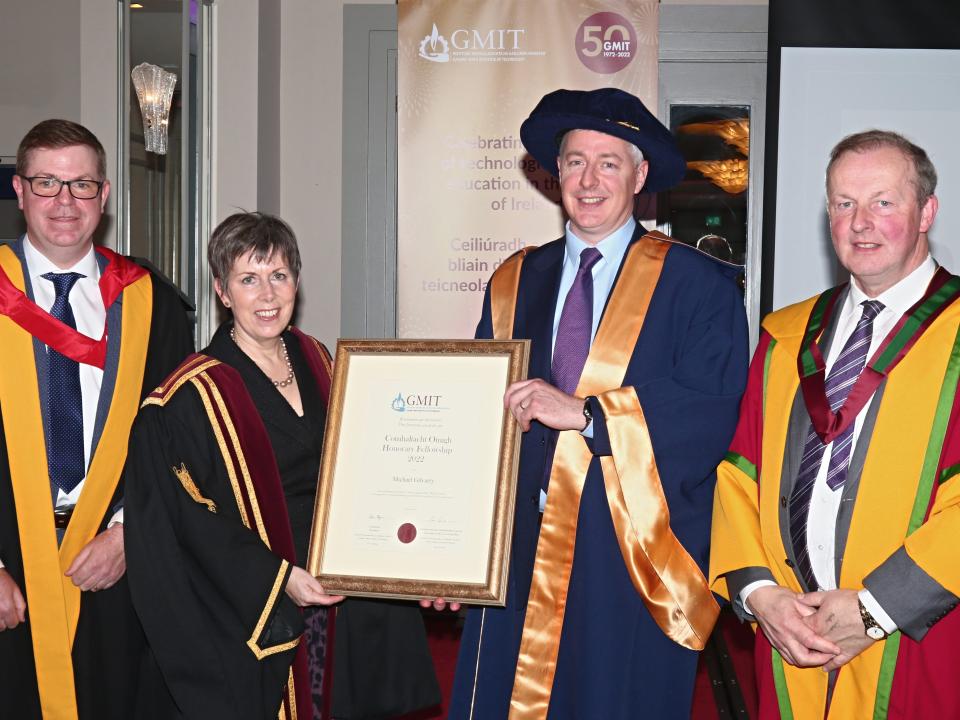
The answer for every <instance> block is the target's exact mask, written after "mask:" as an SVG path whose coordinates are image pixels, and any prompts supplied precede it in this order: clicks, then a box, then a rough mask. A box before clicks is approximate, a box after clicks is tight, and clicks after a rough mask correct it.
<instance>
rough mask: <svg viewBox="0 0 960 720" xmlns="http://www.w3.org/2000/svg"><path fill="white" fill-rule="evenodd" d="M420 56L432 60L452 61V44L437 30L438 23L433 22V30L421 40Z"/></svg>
mask: <svg viewBox="0 0 960 720" xmlns="http://www.w3.org/2000/svg"><path fill="white" fill-rule="evenodd" d="M419 54H420V57H422V58H423V59H424V60H429V61H430V62H441V63H445V62H450V46H449V45H448V44H447V39H446V38H445V37H443V35H441V34H440V33H439V32H437V24H436V23H434V24H433V32H432V33H430V34H429V35H427V36H426V37H425V38H423V40H422V41H421V42H420V53H419Z"/></svg>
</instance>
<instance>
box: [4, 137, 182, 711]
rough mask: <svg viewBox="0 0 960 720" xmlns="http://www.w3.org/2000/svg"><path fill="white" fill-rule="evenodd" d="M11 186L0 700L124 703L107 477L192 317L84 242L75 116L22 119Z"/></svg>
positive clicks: (126, 687)
mask: <svg viewBox="0 0 960 720" xmlns="http://www.w3.org/2000/svg"><path fill="white" fill-rule="evenodd" d="M13 187H14V190H15V191H16V193H17V200H18V204H19V207H20V209H21V210H22V211H23V215H24V219H25V221H26V234H25V235H24V236H23V237H22V238H20V239H19V240H18V241H16V242H15V243H12V244H11V245H9V246H3V247H0V347H2V349H3V359H4V362H3V366H2V368H0V411H2V414H0V438H2V443H0V698H2V703H3V714H4V716H5V717H7V716H9V717H15V718H18V719H21V718H22V719H29V718H40V717H58V718H60V717H62V718H80V719H83V718H97V719H98V720H100V719H111V718H118V719H119V718H131V717H136V710H135V708H134V707H133V706H132V700H133V698H134V697H135V690H136V677H137V674H138V669H139V664H140V661H141V655H142V643H143V640H142V631H141V630H140V626H139V623H138V622H137V620H136V616H135V615H134V613H133V609H132V606H131V604H130V599H129V593H128V590H127V586H126V582H125V579H124V577H123V576H124V571H125V567H126V566H125V561H124V550H123V509H122V488H120V487H118V483H119V479H120V476H121V471H122V469H123V464H124V459H125V457H126V451H127V440H128V435H129V431H130V425H131V423H132V421H133V417H134V415H135V414H136V411H137V408H138V406H139V404H140V400H141V399H142V397H143V396H144V394H145V392H149V391H150V390H151V389H152V388H154V387H155V386H157V385H158V384H159V383H160V382H161V381H162V380H163V378H164V377H165V376H166V375H167V373H168V372H170V371H171V370H172V369H173V368H174V367H176V365H177V363H178V362H179V361H180V360H181V359H183V357H184V356H185V355H186V354H187V353H188V352H189V351H190V350H191V346H192V338H191V331H190V324H189V321H188V320H187V317H186V314H185V312H184V308H183V305H182V303H181V302H180V300H179V298H178V296H177V294H176V292H175V291H174V290H173V288H172V287H171V286H169V285H168V284H167V283H165V282H164V281H162V280H160V279H158V278H157V277H156V276H154V275H152V274H151V273H149V272H148V271H147V270H145V269H144V268H142V267H140V266H139V265H137V264H136V263H134V262H132V261H130V260H129V259H127V258H125V257H123V256H121V255H118V254H116V253H114V252H112V251H110V250H107V249H105V248H99V247H97V248H95V247H94V244H93V236H94V233H95V231H96V229H97V226H98V225H99V223H100V218H101V216H102V215H103V212H104V209H105V207H106V204H107V198H108V197H109V195H110V183H109V181H108V180H107V179H106V154H105V152H104V150H103V146H102V145H101V144H100V142H99V140H97V138H96V137H95V136H94V135H93V134H92V133H91V132H90V131H89V130H87V129H86V128H84V127H82V126H81V125H78V124H76V123H73V122H70V121H67V120H46V121H44V122H41V123H40V124H38V125H36V126H35V127H34V128H33V129H31V130H30V132H28V133H27V135H26V136H25V137H24V139H23V140H22V141H21V143H20V147H19V149H18V151H17V167H16V175H15V176H14V178H13Z"/></svg>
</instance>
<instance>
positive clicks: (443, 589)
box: [307, 340, 530, 606]
mask: <svg viewBox="0 0 960 720" xmlns="http://www.w3.org/2000/svg"><path fill="white" fill-rule="evenodd" d="M529 355H530V342H529V341H528V340H340V341H339V342H338V343H337V351H336V358H335V361H334V374H333V385H332V388H331V393H330V402H329V407H328V409H327V424H326V433H325V435H324V444H323V459H322V461H321V467H320V478H319V485H318V489H317V498H316V506H315V511H314V520H313V532H312V535H311V538H310V552H309V556H308V559H307V570H308V571H309V572H311V573H312V574H313V575H314V576H315V577H317V578H319V580H320V582H321V583H322V584H323V587H324V590H326V591H327V592H329V593H331V594H339V595H361V596H371V597H387V598H406V599H411V598H435V597H443V598H447V599H449V600H456V601H460V602H468V603H474V604H481V605H499V606H502V605H504V604H505V601H506V584H507V571H508V568H509V564H510V543H511V540H512V535H513V511H514V502H515V494H516V481H517V463H518V460H519V451H520V430H519V427H518V426H517V423H516V420H515V419H514V418H513V416H512V415H511V413H510V412H509V410H508V409H506V408H504V405H503V394H504V391H505V390H506V388H507V387H508V386H509V385H510V384H511V383H513V382H516V381H517V380H522V379H525V378H526V375H527V365H528V362H529Z"/></svg>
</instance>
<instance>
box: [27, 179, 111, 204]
mask: <svg viewBox="0 0 960 720" xmlns="http://www.w3.org/2000/svg"><path fill="white" fill-rule="evenodd" d="M20 177H21V178H23V179H24V180H26V181H27V182H28V183H30V190H32V191H33V194H34V195H39V196H40V197H57V195H59V194H60V191H61V190H63V186H64V185H66V186H67V187H68V188H70V194H71V195H73V196H74V197H75V198H76V199H77V200H93V199H94V198H95V197H97V195H99V194H100V190H101V188H102V187H103V182H97V181H96V180H61V179H60V178H55V177H47V176H45V175H34V176H33V177H25V176H23V175H21V176H20Z"/></svg>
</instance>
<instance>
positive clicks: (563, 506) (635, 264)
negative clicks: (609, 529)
mask: <svg viewBox="0 0 960 720" xmlns="http://www.w3.org/2000/svg"><path fill="white" fill-rule="evenodd" d="M670 247H671V241H670V240H669V238H667V237H666V236H665V235H662V234H660V233H648V234H647V235H645V236H644V237H642V238H641V239H640V240H638V241H637V242H635V243H634V244H633V245H632V246H631V247H630V249H629V250H628V252H627V257H626V259H625V261H624V267H623V270H622V272H621V275H620V279H619V280H618V282H617V284H616V286H615V287H614V289H613V292H612V294H611V296H610V301H609V303H608V308H607V312H606V314H605V316H604V320H603V322H602V323H601V325H600V328H599V329H598V331H597V336H596V338H595V340H594V342H593V345H592V346H591V348H590V354H589V356H588V358H587V362H586V365H585V366H584V369H583V374H582V375H581V378H580V384H579V385H578V387H577V391H576V394H577V396H579V397H586V396H590V395H595V396H597V398H598V400H599V402H600V406H601V408H602V409H603V412H604V418H605V420H606V425H607V431H608V434H609V437H610V445H611V448H612V451H613V454H612V455H611V456H610V457H604V458H601V467H602V470H603V478H604V485H605V487H606V494H607V500H608V502H609V504H610V511H611V515H612V517H613V523H614V528H615V530H616V534H617V538H618V541H619V543H620V550H621V553H622V554H623V558H624V563H625V564H626V567H627V571H628V573H629V574H630V578H631V580H632V581H633V584H634V587H635V588H636V590H637V592H638V593H639V594H640V596H641V598H642V599H643V601H644V604H645V605H646V607H647V609H648V611H649V612H650V614H651V616H652V617H653V619H654V621H655V622H656V623H657V625H658V626H659V627H660V628H661V630H663V632H664V633H665V634H666V635H667V636H668V637H670V638H671V639H672V640H674V641H675V642H677V643H679V644H681V645H683V646H684V647H688V648H691V649H694V650H700V649H702V648H703V646H704V644H705V643H706V641H707V638H708V637H709V635H710V632H711V630H712V629H713V626H714V624H715V622H716V618H717V614H718V613H719V608H718V606H717V604H716V601H715V600H714V599H713V595H712V594H711V592H710V590H709V588H708V586H707V581H706V579H705V578H704V576H703V574H702V573H701V572H700V569H699V567H698V566H697V564H696V563H695V562H694V560H693V558H691V557H690V555H689V553H687V551H686V549H684V547H683V546H682V545H681V544H680V542H679V540H677V538H676V536H675V535H674V534H673V531H672V530H671V528H670V513H669V508H668V507H667V502H666V498H665V497H664V494H663V487H662V485H661V482H660V476H659V473H658V470H657V465H656V458H655V457H654V455H653V448H652V445H651V441H650V434H649V431H648V429H647V424H646V421H645V419H644V416H643V409H642V408H641V407H640V401H639V399H638V398H637V395H636V391H635V390H634V389H633V388H631V387H621V385H622V383H623V378H624V376H625V374H626V369H627V366H628V364H629V362H630V358H631V357H632V356H633V351H634V349H635V347H636V343H637V339H638V338H639V336H640V331H641V330H642V328H643V321H644V319H645V317H646V313H647V309H648V307H649V305H650V299H651V298H652V296H653V292H654V290H655V288H656V286H657V282H658V280H659V278H660V273H661V271H662V269H663V263H664V260H665V258H666V254H667V252H668V251H669V249H670ZM521 262H522V256H521V255H515V256H513V257H512V258H510V259H509V260H508V261H507V262H506V263H504V266H503V267H502V268H501V272H502V273H503V275H502V278H499V282H498V276H500V275H501V272H498V273H497V275H495V276H494V279H493V281H492V282H491V313H492V319H493V327H494V332H495V337H497V338H498V339H506V338H509V337H510V336H511V335H512V329H513V308H514V306H515V303H516V292H517V288H518V286H519V277H520V267H519V266H520V263H521ZM499 333H504V334H503V335H501V334H499ZM592 459H593V455H592V453H591V452H590V449H589V448H588V447H587V444H586V441H585V440H584V439H583V437H582V436H581V435H580V433H578V432H576V431H572V430H571V431H563V432H561V433H560V435H559V438H558V440H557V449H556V453H555V454H554V460H553V468H552V471H551V475H550V492H549V493H548V495H547V505H546V508H545V510H544V515H543V522H542V524H541V527H540V537H539V540H538V542H537V553H536V559H535V561H534V570H533V582H532V584H531V588H530V597H529V599H528V603H527V611H526V616H525V618H524V626H523V633H522V636H521V642H520V654H519V658H518V662H517V672H516V676H515V678H514V686H513V694H512V697H511V701H510V718H511V720H521V719H522V720H527V719H532V718H545V717H546V716H547V711H548V709H549V705H550V694H551V690H552V688H553V679H554V674H555V672H556V662H557V654H558V652H559V648H560V634H561V631H562V629H563V618H564V610H565V606H566V598H567V590H568V584H569V580H570V573H571V571H572V567H573V555H574V546H575V543H576V534H577V519H578V514H579V507H580V497H581V494H582V492H583V485H584V482H585V480H586V476H587V471H588V470H589V468H590V463H591V461H592Z"/></svg>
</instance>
